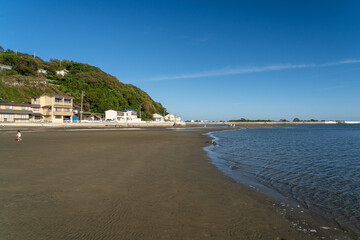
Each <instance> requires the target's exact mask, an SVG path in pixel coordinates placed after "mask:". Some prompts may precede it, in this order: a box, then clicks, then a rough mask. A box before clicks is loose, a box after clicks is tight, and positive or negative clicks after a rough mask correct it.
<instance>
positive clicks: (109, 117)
mask: <svg viewBox="0 0 360 240" xmlns="http://www.w3.org/2000/svg"><path fill="white" fill-rule="evenodd" d="M118 112H119V111H115V110H111V109H110V110H107V111H105V121H117V120H118Z"/></svg>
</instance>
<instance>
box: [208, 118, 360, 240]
mask: <svg viewBox="0 0 360 240" xmlns="http://www.w3.org/2000/svg"><path fill="white" fill-rule="evenodd" d="M210 135H211V136H212V137H214V139H215V141H216V142H217V145H216V146H209V147H207V148H206V150H207V151H208V153H209V156H210V158H211V159H212V162H213V163H214V164H215V165H216V166H217V167H218V168H219V169H220V170H221V171H223V172H224V173H225V174H227V175H229V176H230V177H232V178H234V179H235V180H236V181H238V182H240V183H243V184H245V185H248V186H254V187H255V188H257V189H260V191H261V190H263V191H264V192H265V193H267V191H268V193H270V192H271V194H275V196H276V195H278V196H279V197H285V198H288V199H292V200H294V201H295V202H297V203H298V204H299V205H301V206H302V207H304V208H306V209H314V210H316V211H317V212H318V213H321V214H322V215H323V216H324V217H326V218H329V219H331V220H333V221H336V222H337V223H338V224H339V225H340V226H341V228H343V229H345V230H347V231H349V232H352V233H353V234H355V236H356V237H357V238H356V239H358V238H359V239H360V125H298V126H289V127H281V126H278V127H276V126H274V127H253V128H252V127H249V128H240V129H236V130H228V131H219V132H213V133H211V134H210Z"/></svg>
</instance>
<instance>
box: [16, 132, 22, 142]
mask: <svg viewBox="0 0 360 240" xmlns="http://www.w3.org/2000/svg"><path fill="white" fill-rule="evenodd" d="M16 137H17V141H18V142H19V141H22V139H21V132H20V130H18V131H17V134H16Z"/></svg>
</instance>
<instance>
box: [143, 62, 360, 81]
mask: <svg viewBox="0 0 360 240" xmlns="http://www.w3.org/2000/svg"><path fill="white" fill-rule="evenodd" d="M354 63H360V60H359V59H348V60H344V61H338V62H330V63H321V64H279V65H269V66H263V67H242V68H226V69H218V70H212V71H204V72H197V73H190V74H178V75H165V76H158V77H154V78H151V79H150V80H152V81H166V80H177V79H190V78H192V79H193V78H204V77H216V76H227V75H239V74H245V73H257V72H269V71H280V70H286V69H300V68H314V67H329V66H337V65H345V64H354Z"/></svg>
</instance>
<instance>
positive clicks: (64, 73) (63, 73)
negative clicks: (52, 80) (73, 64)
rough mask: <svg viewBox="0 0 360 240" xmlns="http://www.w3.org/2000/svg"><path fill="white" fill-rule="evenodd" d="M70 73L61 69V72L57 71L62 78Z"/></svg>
mask: <svg viewBox="0 0 360 240" xmlns="http://www.w3.org/2000/svg"><path fill="white" fill-rule="evenodd" d="M68 73H69V71H68V70H66V69H61V70H58V71H56V74H57V75H61V76H65V75H66V74H68Z"/></svg>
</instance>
